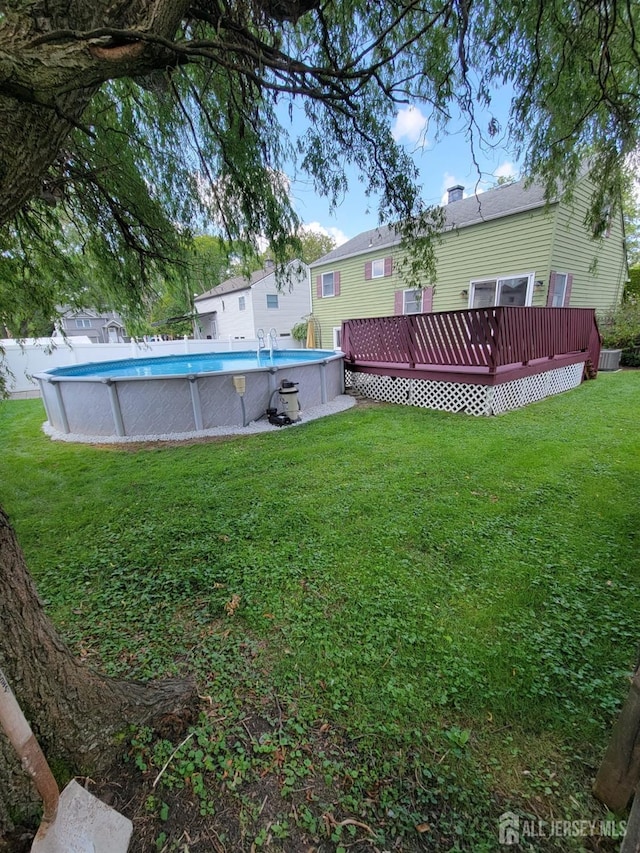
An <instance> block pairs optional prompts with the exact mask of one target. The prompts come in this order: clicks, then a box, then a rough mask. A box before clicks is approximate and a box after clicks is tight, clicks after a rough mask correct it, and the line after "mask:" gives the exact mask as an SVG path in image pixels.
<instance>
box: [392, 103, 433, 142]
mask: <svg viewBox="0 0 640 853" xmlns="http://www.w3.org/2000/svg"><path fill="white" fill-rule="evenodd" d="M428 124H429V120H428V118H427V117H426V116H425V115H424V113H423V112H421V111H420V110H419V109H418V107H403V108H402V109H401V110H400V111H399V112H398V115H397V116H396V120H395V122H394V123H393V127H392V128H391V133H392V135H393V138H394V139H395V141H396V142H400V141H401V140H406V141H407V142H413V143H414V144H419V145H422V146H424V145H426V144H427V126H428Z"/></svg>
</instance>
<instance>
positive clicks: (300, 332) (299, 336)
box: [291, 320, 309, 343]
mask: <svg viewBox="0 0 640 853" xmlns="http://www.w3.org/2000/svg"><path fill="white" fill-rule="evenodd" d="M308 325H309V323H308V322H307V320H303V321H302V322H300V323H296V324H295V326H294V327H293V328H292V329H291V337H292V338H293V339H294V341H301V342H302V343H304V342H305V341H306V340H307V326H308Z"/></svg>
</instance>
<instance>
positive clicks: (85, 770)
mask: <svg viewBox="0 0 640 853" xmlns="http://www.w3.org/2000/svg"><path fill="white" fill-rule="evenodd" d="M0 590H2V597H1V598H0V668H1V669H2V670H4V672H5V674H6V676H7V679H8V680H9V683H10V685H11V687H12V690H13V692H14V694H15V696H16V698H17V700H18V702H19V703H20V705H21V707H22V710H23V711H24V713H25V716H26V717H27V719H28V720H29V722H30V724H31V727H32V729H33V731H34V734H35V736H36V739H37V740H38V742H39V743H40V745H41V747H42V749H43V751H44V753H45V755H46V756H47V759H48V761H49V763H50V764H52V766H53V768H54V770H55V768H56V767H64V768H65V770H67V771H68V772H69V773H70V774H71V775H74V774H78V775H91V774H99V773H100V772H102V771H104V770H105V769H107V768H108V767H109V766H110V765H111V764H112V763H113V761H114V758H115V757H116V754H117V747H116V744H115V738H114V735H116V734H117V733H119V732H122V731H123V729H124V728H125V727H126V726H127V725H128V724H134V725H135V724H142V723H145V724H153V723H154V722H159V721H160V720H161V719H163V718H166V717H167V716H171V717H173V718H175V717H178V718H181V719H185V717H186V716H187V715H188V714H190V712H191V710H192V709H193V707H194V701H195V698H196V696H195V690H194V686H193V684H192V683H191V682H186V681H178V680H174V681H167V682H162V683H158V684H150V685H146V684H142V683H140V682H131V681H121V680H117V679H112V678H104V677H101V676H100V675H98V674H97V673H95V672H93V671H92V670H90V669H89V668H88V667H86V666H84V665H83V664H82V663H80V662H78V661H77V660H76V659H75V658H74V657H73V655H72V654H71V652H70V651H69V650H68V649H67V648H66V647H65V645H64V643H63V642H62V641H61V639H60V638H59V637H58V635H57V634H56V631H55V629H54V627H53V625H52V624H51V621H50V620H49V619H48V617H47V616H46V614H45V612H44V607H43V605H42V602H41V601H40V599H39V598H38V594H37V592H36V589H35V586H34V583H33V580H32V579H31V577H30V575H29V573H28V571H27V567H26V564H25V560H24V556H23V554H22V551H21V549H20V546H19V545H18V542H17V539H16V536H15V533H14V531H13V529H12V527H11V525H10V523H9V520H8V518H7V516H6V514H5V513H4V512H3V510H2V509H1V508H0ZM34 802H35V798H34V794H33V790H32V788H31V783H30V781H29V780H28V778H27V776H26V774H25V773H24V771H22V769H21V768H20V765H19V762H18V760H17V759H16V757H15V755H13V754H12V753H11V750H10V748H9V746H8V741H7V739H6V737H5V736H4V734H2V735H0V835H1V834H2V833H3V832H6V831H7V830H9V829H11V828H12V822H13V820H14V819H15V817H16V815H18V814H21V813H22V814H24V813H25V811H29V807H28V804H29V803H31V804H33V803H34ZM25 806H27V807H26V808H25Z"/></svg>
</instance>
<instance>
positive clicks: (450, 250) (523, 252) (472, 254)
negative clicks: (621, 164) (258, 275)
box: [311, 182, 627, 347]
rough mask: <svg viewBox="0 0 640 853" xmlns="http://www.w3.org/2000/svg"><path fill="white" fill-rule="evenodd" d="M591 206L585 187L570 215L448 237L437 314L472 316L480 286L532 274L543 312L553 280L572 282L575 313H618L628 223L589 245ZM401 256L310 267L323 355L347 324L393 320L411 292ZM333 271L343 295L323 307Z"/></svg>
mask: <svg viewBox="0 0 640 853" xmlns="http://www.w3.org/2000/svg"><path fill="white" fill-rule="evenodd" d="M481 198H482V197H481V196H480V200H481ZM588 198H589V186H588V185H587V184H586V182H583V183H582V184H580V185H579V186H578V188H577V189H576V191H575V193H574V197H573V202H572V205H571V207H569V206H568V205H566V204H564V203H561V202H555V203H553V204H549V205H547V206H546V207H545V206H539V207H533V208H532V209H530V210H525V211H521V212H519V213H513V214H510V215H504V216H500V217H499V218H495V219H490V220H486V221H484V222H476V223H474V224H472V225H467V226H465V227H460V228H459V229H452V230H449V231H446V232H445V233H443V234H442V235H441V239H440V241H439V243H438V245H437V247H436V263H437V267H436V282H435V290H434V295H433V303H432V310H433V311H455V310H460V309H464V308H468V307H469V295H468V294H469V293H470V291H471V286H470V284H471V281H472V280H474V279H475V280H478V279H490V278H495V277H511V276H515V275H530V274H532V275H533V279H534V281H535V282H539V285H538V286H534V288H533V292H532V302H531V304H532V305H534V306H540V307H544V306H545V305H546V304H547V294H548V290H549V281H550V276H551V273H552V272H562V273H567V274H569V275H571V276H572V287H571V298H570V303H569V304H570V305H571V306H573V307H578V308H580V307H583V308H587V307H593V308H596V309H598V310H603V309H607V308H611V307H614V306H615V305H617V304H618V302H619V300H620V298H621V294H622V288H623V286H624V281H625V279H626V274H627V269H626V263H625V254H624V247H623V233H622V219H621V216H620V215H619V214H617V215H616V217H615V218H614V221H613V223H612V226H611V229H610V233H609V236H608V237H603V238H602V239H601V240H598V241H594V240H591V239H590V238H589V235H588V234H587V232H586V229H585V226H584V217H585V213H586V210H587V202H588ZM401 251H402V250H401V249H400V247H399V245H395V246H388V247H386V248H384V249H382V248H376V250H374V251H370V252H366V251H365V252H362V253H361V254H359V255H355V256H353V257H341V258H336V259H334V260H333V261H331V262H328V263H326V264H322V265H320V266H315V267H312V269H311V275H312V295H313V314H314V316H315V317H316V318H317V321H318V324H319V327H320V333H321V345H322V346H323V347H330V346H332V345H333V329H334V327H336V326H340V324H341V322H342V321H343V320H347V319H353V318H358V317H380V316H388V315H392V314H394V313H395V293H396V291H398V290H404V289H405V288H406V285H405V284H404V283H403V281H402V279H401V277H400V275H399V273H398V270H399V268H400V260H401ZM390 256H392V257H393V258H394V264H393V267H394V271H393V274H392V275H391V276H388V277H384V278H375V279H371V280H369V281H367V280H365V263H366V262H367V261H373V260H376V259H381V258H384V257H390ZM331 271H339V272H340V282H341V284H340V295H339V296H337V297H332V298H326V299H318V298H317V293H316V278H317V276H318V275H319V274H321V273H323V272H331ZM422 284H423V286H425V287H428V286H429V285H431V284H432V282H429V281H426V280H425V281H424V282H423V283H422ZM465 291H466V293H465Z"/></svg>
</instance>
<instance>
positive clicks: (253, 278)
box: [193, 260, 306, 302]
mask: <svg viewBox="0 0 640 853" xmlns="http://www.w3.org/2000/svg"><path fill="white" fill-rule="evenodd" d="M285 269H286V270H287V271H292V272H293V273H294V274H295V273H296V271H297V270H301V269H306V265H305V264H304V263H303V262H302V261H300V260H295V261H289V263H288V264H286V266H285ZM276 271H277V268H276V266H275V264H273V265H271V266H268V267H265V268H264V269H261V270H256V272H252V273H251V275H250V276H248V277H247V276H244V275H236V276H234V277H233V278H228V279H227V280H226V281H223V282H222V284H218V285H217V286H216V287H212V288H211V290H207V291H206V293H200V294H199V295H198V296H196V297H195V298H194V300H193V301H194V302H199V301H200V300H202V299H209V298H210V297H212V296H224V295H225V294H227V293H235V292H236V291H239V290H249V289H250V288H252V287H253V286H254V284H257V283H258V282H259V281H262V279H264V278H267V276H269V275H273V274H274V273H276ZM288 274H289V272H287V275H288Z"/></svg>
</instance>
